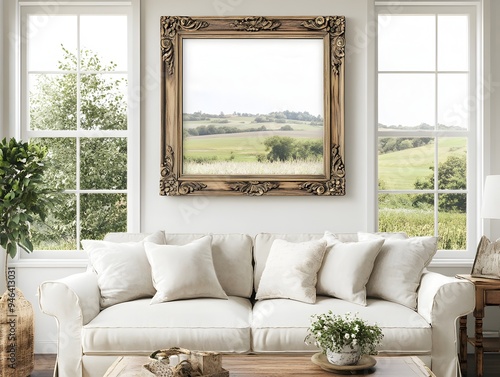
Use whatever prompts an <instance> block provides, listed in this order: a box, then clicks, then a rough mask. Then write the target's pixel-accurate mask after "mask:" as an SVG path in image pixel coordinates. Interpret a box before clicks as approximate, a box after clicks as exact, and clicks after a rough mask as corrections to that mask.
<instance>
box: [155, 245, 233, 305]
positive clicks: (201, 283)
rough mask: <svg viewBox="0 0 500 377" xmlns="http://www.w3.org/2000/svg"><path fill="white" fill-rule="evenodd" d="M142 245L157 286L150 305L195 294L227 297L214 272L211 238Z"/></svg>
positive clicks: (197, 295)
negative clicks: (179, 243) (168, 243)
mask: <svg viewBox="0 0 500 377" xmlns="http://www.w3.org/2000/svg"><path fill="white" fill-rule="evenodd" d="M145 248H146V255H147V258H148V260H149V263H150V264H151V271H152V275H153V285H154V287H155V288H156V294H155V295H154V297H153V299H152V300H151V304H157V303H160V302H166V301H174V300H180V299H189V298H195V297H213V298H224V299H227V295H226V293H225V292H224V290H223V289H222V287H221V285H220V283H219V280H218V279H217V274H216V273H215V268H214V262H213V259H212V237H210V236H205V237H202V238H200V239H197V240H195V241H193V242H191V243H188V244H186V245H182V246H178V245H157V244H154V243H150V242H146V243H145Z"/></svg>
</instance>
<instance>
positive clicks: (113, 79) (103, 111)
mask: <svg viewBox="0 0 500 377" xmlns="http://www.w3.org/2000/svg"><path fill="white" fill-rule="evenodd" d="M80 88H81V117H80V125H81V128H82V129H84V130H126V129H127V98H126V90H127V80H126V77H125V76H123V75H113V74H94V75H82V76H81V85H80Z"/></svg>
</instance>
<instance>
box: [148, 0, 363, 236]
mask: <svg viewBox="0 0 500 377" xmlns="http://www.w3.org/2000/svg"><path fill="white" fill-rule="evenodd" d="M368 3H369V2H367V1H366V0H337V1H331V0H308V1H301V0H298V1H297V0H295V1H290V0H273V1H269V0H251V1H250V0H247V1H243V0H220V1H206V0H191V1H183V0H170V1H164V0H161V1H158V0H143V1H142V4H143V5H142V12H143V14H142V33H143V37H142V40H141V43H142V48H143V51H142V62H141V64H142V66H143V71H145V74H146V75H149V73H150V72H153V74H154V75H156V77H155V78H157V77H158V75H157V72H159V69H160V58H159V56H160V55H159V54H160V49H159V17H160V16H161V15H192V16H196V15H200V16H201V15H224V16H229V15H267V16H273V15H318V14H319V15H345V16H346V17H347V31H346V35H347V41H348V46H347V48H346V49H347V51H349V50H350V49H351V47H352V41H353V40H354V39H353V37H354V36H355V33H356V32H357V31H361V30H364V26H365V25H366V23H367V4H368ZM224 4H225V5H226V7H227V8H224V9H223V10H224V11H223V12H222V11H221V8H220V7H221V6H222V5H224ZM229 4H236V5H234V6H231V5H229ZM218 9H219V12H218ZM349 42H350V43H349ZM352 50H354V49H352ZM366 61H367V54H366V49H364V48H361V49H356V53H354V54H349V55H348V57H347V59H346V67H347V69H346V83H347V85H346V86H347V88H346V100H345V102H346V104H347V106H346V109H345V110H346V114H345V118H346V140H345V143H346V144H345V145H347V146H348V147H347V148H346V161H345V164H346V169H347V174H348V176H347V195H346V196H345V197H334V198H332V197H328V198H327V197H322V198H317V197H260V198H255V197H198V198H196V197H160V196H159V195H158V192H159V177H160V175H159V168H158V166H159V161H160V155H159V150H160V144H159V139H160V117H159V115H160V112H159V107H160V104H159V98H160V91H159V83H156V85H151V87H150V88H149V90H147V91H145V92H144V97H143V106H142V109H141V110H142V126H143V128H142V135H141V136H142V147H143V150H147V153H146V154H143V156H144V158H143V160H142V166H141V167H142V172H143V179H142V186H141V191H142V202H141V208H142V214H141V219H142V228H143V229H144V230H147V231H153V230H156V229H168V230H169V231H173V232H185V231H194V232H245V233H251V234H254V233H258V232H261V231H268V232H300V231H320V232H321V231H324V230H325V229H326V228H331V229H337V230H339V231H350V230H351V231H352V230H358V229H359V230H365V229H366V223H367V221H366V219H367V216H366V208H367V203H366V187H367V178H366V177H367V168H366V161H367V155H366V144H367V137H366V108H367V95H366V75H367V69H366ZM151 81H153V80H151ZM346 214H348V216H346Z"/></svg>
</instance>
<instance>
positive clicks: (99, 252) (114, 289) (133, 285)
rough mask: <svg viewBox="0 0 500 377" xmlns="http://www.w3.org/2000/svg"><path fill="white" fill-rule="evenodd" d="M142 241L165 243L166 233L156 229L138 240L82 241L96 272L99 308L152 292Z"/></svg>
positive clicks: (153, 290) (146, 295) (153, 289)
mask: <svg viewBox="0 0 500 377" xmlns="http://www.w3.org/2000/svg"><path fill="white" fill-rule="evenodd" d="M144 242H154V243H158V244H164V243H165V235H164V233H163V232H156V233H153V234H151V235H149V236H147V237H146V238H145V239H144V240H143V241H139V242H110V241H95V240H83V241H82V245H83V249H84V250H85V251H86V253H87V255H88V256H89V261H90V264H91V266H92V268H93V270H94V271H95V272H96V273H97V284H98V285H99V289H100V291H101V299H100V304H101V308H107V307H109V306H112V305H115V304H118V303H120V302H124V301H130V300H136V299H139V298H143V297H153V295H154V294H155V292H156V290H155V288H154V287H153V283H152V279H151V267H150V265H149V262H148V258H147V257H146V252H145V251H144Z"/></svg>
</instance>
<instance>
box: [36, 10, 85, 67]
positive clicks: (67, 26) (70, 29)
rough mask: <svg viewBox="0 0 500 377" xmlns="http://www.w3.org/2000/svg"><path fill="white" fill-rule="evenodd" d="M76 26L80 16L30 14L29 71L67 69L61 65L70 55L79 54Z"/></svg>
mask: <svg viewBox="0 0 500 377" xmlns="http://www.w3.org/2000/svg"><path fill="white" fill-rule="evenodd" d="M76 27H77V17H76V16H49V15H47V14H40V15H29V16H28V17H27V36H26V37H27V38H26V40H27V42H28V70H29V71H59V70H67V67H66V66H64V65H62V64H61V62H62V61H63V60H64V59H65V56H67V55H68V54H72V55H73V56H75V55H76V51H77V48H76V42H77V37H76ZM65 50H66V52H65Z"/></svg>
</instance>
